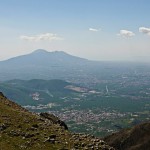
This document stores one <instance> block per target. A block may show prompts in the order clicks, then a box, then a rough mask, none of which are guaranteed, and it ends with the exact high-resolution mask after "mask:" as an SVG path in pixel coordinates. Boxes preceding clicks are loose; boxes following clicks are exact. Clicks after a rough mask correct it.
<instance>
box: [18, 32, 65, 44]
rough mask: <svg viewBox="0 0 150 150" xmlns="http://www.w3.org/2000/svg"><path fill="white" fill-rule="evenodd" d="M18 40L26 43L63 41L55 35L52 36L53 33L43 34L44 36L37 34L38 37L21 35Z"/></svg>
mask: <svg viewBox="0 0 150 150" xmlns="http://www.w3.org/2000/svg"><path fill="white" fill-rule="evenodd" d="M20 39H22V40H26V41H35V42H38V41H53V40H63V38H61V37H58V36H57V34H53V33H44V34H39V35H34V36H26V35H22V36H20Z"/></svg>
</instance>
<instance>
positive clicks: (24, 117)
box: [0, 92, 113, 150]
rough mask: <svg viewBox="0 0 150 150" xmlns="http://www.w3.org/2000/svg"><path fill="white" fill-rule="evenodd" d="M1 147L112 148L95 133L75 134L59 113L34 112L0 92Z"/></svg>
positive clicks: (15, 149)
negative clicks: (68, 128)
mask: <svg viewBox="0 0 150 150" xmlns="http://www.w3.org/2000/svg"><path fill="white" fill-rule="evenodd" d="M0 133H1V134H0V146H1V147H0V148H1V150H8V149H9V150H19V149H29V150H39V149H41V148H43V149H44V150H69V149H81V150H84V149H87V150H93V149H94V150H96V149H98V150H101V149H102V150H103V149H105V150H113V148H111V147H109V146H108V145H106V143H105V142H104V141H102V140H100V139H98V138H95V137H94V136H90V135H83V134H72V133H70V132H69V131H68V130H67V126H66V124H65V123H64V122H62V121H61V120H59V119H58V118H57V117H55V116H53V115H50V114H47V113H42V114H40V115H37V114H33V113H31V112H29V111H27V110H26V109H24V108H22V107H21V106H19V105H17V104H16V103H14V102H11V101H10V100H8V99H7V98H6V97H5V96H4V95H3V94H2V93H1V92H0Z"/></svg>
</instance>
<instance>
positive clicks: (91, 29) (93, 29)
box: [89, 28, 101, 32]
mask: <svg viewBox="0 0 150 150" xmlns="http://www.w3.org/2000/svg"><path fill="white" fill-rule="evenodd" d="M100 30H101V29H95V28H89V31H92V32H98V31H100Z"/></svg>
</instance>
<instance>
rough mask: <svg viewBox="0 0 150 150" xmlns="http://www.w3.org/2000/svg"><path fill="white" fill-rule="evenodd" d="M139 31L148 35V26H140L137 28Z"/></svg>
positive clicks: (149, 30) (149, 31) (149, 32)
mask: <svg viewBox="0 0 150 150" xmlns="http://www.w3.org/2000/svg"><path fill="white" fill-rule="evenodd" d="M139 32H141V33H143V34H147V35H150V28H146V27H140V28H139Z"/></svg>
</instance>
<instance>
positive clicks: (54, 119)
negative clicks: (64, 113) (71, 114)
mask: <svg viewBox="0 0 150 150" xmlns="http://www.w3.org/2000/svg"><path fill="white" fill-rule="evenodd" d="M40 116H41V117H43V118H45V119H48V120H50V121H52V123H54V124H59V125H60V126H61V127H64V129H65V130H68V127H67V125H66V124H65V122H63V121H62V120H60V119H59V118H58V117H56V116H54V115H53V114H49V113H40Z"/></svg>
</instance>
